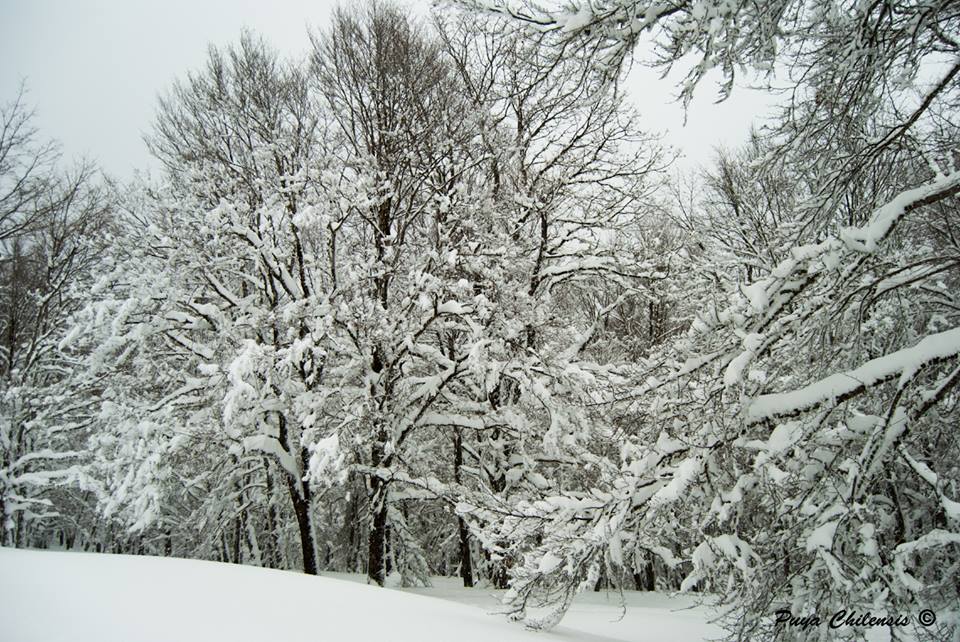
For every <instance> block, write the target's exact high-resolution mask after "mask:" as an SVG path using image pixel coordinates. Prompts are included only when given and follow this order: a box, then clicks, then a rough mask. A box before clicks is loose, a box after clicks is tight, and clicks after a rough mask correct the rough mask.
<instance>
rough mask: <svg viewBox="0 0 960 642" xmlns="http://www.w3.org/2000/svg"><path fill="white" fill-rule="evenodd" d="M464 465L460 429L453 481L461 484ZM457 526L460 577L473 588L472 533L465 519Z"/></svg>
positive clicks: (459, 519)
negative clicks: (461, 469)
mask: <svg viewBox="0 0 960 642" xmlns="http://www.w3.org/2000/svg"><path fill="white" fill-rule="evenodd" d="M462 465H463V433H462V432H461V431H460V429H459V428H457V429H455V430H454V433H453V480H454V481H455V482H456V483H457V484H458V485H459V484H460V467H461V466H462ZM457 526H458V528H459V531H460V533H459V534H460V577H462V578H463V585H464V586H465V587H467V588H472V587H473V563H472V561H471V559H470V531H469V530H468V529H467V523H466V522H465V521H463V517H460V516H458V517H457Z"/></svg>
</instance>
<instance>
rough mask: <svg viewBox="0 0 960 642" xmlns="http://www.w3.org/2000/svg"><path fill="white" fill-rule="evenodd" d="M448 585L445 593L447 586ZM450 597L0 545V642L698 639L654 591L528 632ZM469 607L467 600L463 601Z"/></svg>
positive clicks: (712, 632)
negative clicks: (639, 601) (628, 604)
mask: <svg viewBox="0 0 960 642" xmlns="http://www.w3.org/2000/svg"><path fill="white" fill-rule="evenodd" d="M447 587H449V590H447ZM428 591H430V592H431V593H432V595H437V594H443V593H450V595H449V596H448V597H449V598H451V599H453V600H455V601H450V599H438V598H437V597H434V596H426V595H416V594H412V593H407V592H402V591H393V590H386V589H379V588H375V587H371V586H366V585H364V584H358V583H356V582H350V581H344V580H342V579H334V578H329V577H309V576H306V575H301V574H298V573H290V572H284V571H274V570H267V569H259V568H252V567H244V566H234V565H229V564H218V563H214V562H201V561H195V560H181V559H165V558H157V557H131V556H125V555H95V554H87V553H61V552H51V551H22V550H12V549H3V548H0V638H2V639H4V640H7V641H8V642H61V641H62V642H67V641H69V642H86V641H90V642H152V641H157V642H160V641H163V642H213V641H219V640H229V641H230V642H270V641H274V640H275V641H277V642H296V641H300V640H304V641H306V640H310V641H311V642H332V641H336V640H377V641H383V642H387V641H389V642H450V641H451V640H455V641H457V642H474V641H476V642H480V641H483V642H488V641H490V640H497V641H498V642H548V641H557V640H565V641H569V640H584V641H587V642H604V641H607V640H631V641H634V642H636V641H642V640H665V639H671V640H678V641H682V640H702V639H705V638H708V637H716V635H717V634H718V633H719V630H718V629H716V628H714V627H713V626H711V625H709V624H707V622H706V621H705V615H704V613H703V612H702V611H700V610H699V609H695V610H681V611H677V610H673V609H677V608H678V607H683V606H684V603H678V602H677V601H675V600H673V599H671V598H666V597H664V596H659V595H656V594H650V595H649V596H647V595H645V594H637V595H636V596H634V597H635V598H641V597H642V598H644V599H648V600H649V603H648V604H647V605H646V606H640V605H638V608H636V609H630V610H629V611H628V615H627V617H626V618H624V619H622V620H619V621H617V620H618V618H620V616H621V615H622V612H621V610H620V607H619V605H618V604H617V603H616V602H617V601H616V600H615V599H613V598H610V597H601V596H600V595H590V596H585V598H586V599H585V600H584V601H583V602H582V603H580V604H577V605H575V606H574V609H573V611H572V612H571V614H570V618H569V621H565V622H564V626H561V627H558V628H557V629H556V630H554V631H552V632H549V633H534V632H531V631H527V630H525V629H524V628H523V627H522V626H520V625H517V624H512V623H510V622H507V621H506V620H505V618H503V616H499V615H492V614H490V610H491V607H492V605H493V604H494V603H495V602H494V601H493V598H491V597H490V596H489V592H484V591H483V589H459V590H457V589H456V587H454V586H452V585H449V584H447V583H443V584H441V585H440V586H438V587H437V588H435V589H428ZM466 602H469V603H466Z"/></svg>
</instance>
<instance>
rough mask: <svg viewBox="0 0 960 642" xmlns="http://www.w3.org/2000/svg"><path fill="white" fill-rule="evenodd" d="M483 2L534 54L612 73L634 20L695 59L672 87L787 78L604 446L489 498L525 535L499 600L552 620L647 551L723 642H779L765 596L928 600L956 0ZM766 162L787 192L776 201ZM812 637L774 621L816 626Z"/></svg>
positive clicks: (947, 458) (946, 420)
mask: <svg viewBox="0 0 960 642" xmlns="http://www.w3.org/2000/svg"><path fill="white" fill-rule="evenodd" d="M484 6H485V8H486V9H490V8H492V9H493V10H494V11H497V12H500V13H507V14H510V15H512V16H513V17H514V18H519V19H520V21H521V22H525V23H527V25H528V28H529V29H530V30H531V31H532V32H533V33H534V34H535V35H533V36H531V38H532V39H534V40H535V41H536V42H539V43H541V44H542V46H544V47H546V48H547V53H545V54H544V55H545V56H546V57H547V59H549V60H559V59H560V58H561V56H564V55H570V54H571V52H575V53H579V54H581V56H582V57H583V58H584V59H585V60H588V61H591V62H593V63H596V64H597V65H598V66H599V68H600V71H601V72H603V73H604V74H606V77H607V78H609V77H610V76H609V74H613V76H614V77H615V76H616V74H618V73H619V71H618V69H619V66H620V64H621V62H622V61H623V59H624V57H625V56H626V55H627V54H628V53H629V52H630V51H632V49H633V48H634V47H635V46H640V44H638V43H643V42H644V41H645V40H644V39H645V38H646V37H647V36H649V38H650V40H651V41H652V42H653V44H654V48H655V49H654V51H655V55H656V56H660V63H661V64H666V65H671V64H673V63H675V62H678V61H679V60H680V58H681V57H682V56H683V55H685V54H687V53H694V54H695V56H696V58H697V60H698V61H699V62H697V64H695V66H694V68H693V70H692V71H691V73H690V75H689V76H688V82H686V83H685V85H684V86H683V89H682V94H681V95H682V96H684V97H686V98H689V96H690V94H691V92H692V91H693V89H694V87H695V85H696V84H697V82H698V81H699V80H701V79H702V78H703V75H704V74H705V73H706V71H707V70H709V69H710V68H713V67H716V66H720V67H721V68H722V70H723V71H724V72H725V74H726V81H727V84H726V85H725V91H729V89H730V87H731V84H730V83H732V81H733V72H734V70H735V69H736V68H737V67H738V66H739V65H751V66H753V68H754V69H759V70H761V71H763V70H769V71H770V73H771V74H772V73H773V72H774V70H778V69H782V76H780V78H781V79H782V78H786V82H792V83H793V92H792V96H793V99H792V101H791V102H790V103H789V104H787V105H786V106H785V107H784V109H783V111H782V113H781V114H780V118H779V120H778V121H775V123H774V124H773V125H771V127H769V128H768V129H767V130H766V131H765V132H764V134H763V136H764V138H765V140H764V141H763V143H762V145H761V151H762V153H761V154H759V155H756V156H755V159H754V160H753V161H752V162H751V163H750V164H749V165H741V166H739V167H736V166H733V165H731V164H730V163H729V162H726V161H725V162H723V163H721V164H720V166H719V170H718V171H719V174H718V175H717V176H718V178H719V179H720V180H719V182H718V183H715V185H716V186H717V187H719V188H720V189H719V193H721V194H725V195H726V196H727V197H732V198H731V199H730V200H728V202H727V203H726V204H725V207H729V208H730V209H729V210H728V212H727V215H728V217H729V219H731V220H730V222H731V223H732V224H733V225H727V226H726V227H725V229H722V230H716V231H715V232H714V235H715V236H717V235H719V238H714V239H713V241H714V242H713V243H711V244H710V245H712V246H713V247H712V248H711V247H710V246H709V245H708V246H707V247H706V249H705V253H704V258H705V259H706V261H708V262H709V261H711V259H712V258H714V257H713V256H711V251H715V250H716V249H722V250H724V251H725V252H726V256H727V257H729V258H733V261H730V262H729V263H728V266H727V268H726V271H725V274H724V278H722V279H721V278H718V283H717V286H718V287H717V290H718V294H719V295H721V296H720V297H719V302H718V303H717V304H714V305H710V304H707V307H706V309H705V310H704V311H703V312H701V313H700V314H699V315H697V318H696V319H695V320H694V323H693V325H692V326H691V328H690V331H689V333H688V334H687V336H686V337H684V338H683V339H681V340H680V341H678V342H676V343H675V344H674V345H671V346H667V347H664V348H663V349H661V350H657V351H655V352H653V353H652V354H650V355H649V357H648V358H647V359H646V360H644V361H642V362H641V363H640V364H638V372H637V376H636V383H635V384H634V385H633V386H632V390H629V391H627V392H625V393H624V394H621V395H618V396H617V397H616V398H615V399H613V400H612V401H611V404H612V405H613V406H614V407H620V408H623V409H624V411H625V412H626V413H627V414H628V415H629V414H631V413H632V415H633V417H634V419H633V422H632V430H631V431H630V434H629V439H628V440H627V443H626V444H625V445H624V447H623V449H622V450H621V452H620V453H619V457H618V458H606V459H604V460H601V461H599V462H598V463H597V468H598V471H600V474H599V475H598V476H597V479H596V480H595V489H594V490H592V491H590V492H589V493H580V494H569V493H568V494H558V495H557V496H556V497H553V498H547V499H545V500H542V501H540V502H531V503H520V504H516V505H514V506H512V507H510V508H509V512H505V513H504V514H505V515H507V523H506V524H505V526H504V529H503V530H504V531H505V532H512V533H515V534H516V533H520V534H522V533H527V534H528V535H527V536H528V537H531V538H535V539H539V542H540V543H539V545H538V546H537V548H536V549H535V550H534V552H532V553H531V554H529V555H527V556H526V558H525V562H524V564H523V565H522V566H521V567H519V568H516V569H514V574H513V575H514V577H513V581H512V591H511V593H510V595H509V598H508V601H509V602H510V603H511V604H513V605H514V606H515V607H516V609H517V613H518V614H520V615H522V614H524V613H525V612H526V609H527V608H528V607H530V606H534V605H537V604H538V603H539V602H538V601H539V600H541V599H546V601H547V602H548V603H550V604H552V605H553V606H554V610H553V611H552V612H551V614H549V615H547V616H546V617H544V618H541V619H531V620H529V621H530V623H531V624H534V625H551V624H553V623H555V622H556V621H557V620H558V618H559V617H560V616H561V615H562V613H563V611H564V609H565V608H566V607H567V606H568V605H569V603H570V599H571V597H572V595H573V593H574V592H575V591H576V590H578V589H581V588H584V587H587V586H592V585H593V583H594V581H595V580H596V578H597V577H598V575H599V574H600V573H601V572H602V570H603V569H605V568H606V569H611V568H612V569H615V568H628V567H629V566H630V565H631V564H632V563H634V562H633V560H634V559H635V556H636V554H637V553H638V552H640V551H644V550H645V551H653V552H655V553H658V554H659V555H660V557H661V558H662V559H663V560H664V562H665V563H666V564H668V565H673V566H676V565H681V566H683V567H685V568H686V570H687V571H688V577H687V579H686V580H685V581H684V583H683V584H684V588H693V587H698V586H703V585H704V584H708V585H710V586H712V587H714V588H717V589H721V590H723V592H724V595H725V596H726V599H727V600H728V601H729V602H730V603H732V604H733V605H735V607H737V608H736V609H735V610H734V611H733V613H734V615H735V617H734V618H733V621H732V627H733V631H734V633H735V634H737V635H739V636H740V637H744V638H751V639H753V638H754V637H772V636H773V635H776V634H777V631H776V630H775V629H774V628H773V623H772V617H771V614H772V612H773V611H774V610H777V609H781V608H783V609H788V610H790V611H791V612H792V613H793V614H794V615H797V616H800V615H807V614H810V613H812V612H814V611H818V610H820V609H825V608H830V607H836V608H840V606H844V607H845V608H856V609H860V610H871V611H873V612H874V613H904V612H911V611H913V612H915V611H917V610H918V609H919V608H920V607H921V606H930V605H931V604H933V605H935V606H936V607H938V608H944V609H948V608H949V605H950V604H951V603H953V602H955V600H956V586H955V585H954V584H951V580H950V578H951V577H954V576H955V573H956V565H957V563H958V556H957V545H958V544H957V543H958V532H957V529H958V526H960V524H958V521H957V514H956V506H957V503H956V488H957V484H958V479H957V477H956V473H957V470H956V466H955V465H954V463H953V461H954V460H955V456H954V455H948V454H946V453H947V452H955V449H956V441H955V440H952V441H951V440H950V439H948V438H946V435H947V434H948V433H949V430H950V428H949V427H950V426H951V425H952V424H953V423H954V422H955V413H956V404H957V395H956V391H955V384H956V381H957V378H958V377H957V373H958V370H957V353H958V351H960V345H958V344H957V342H956V340H955V336H954V335H955V333H956V328H955V326H956V318H955V313H954V307H953V306H954V303H953V301H952V296H951V295H950V294H948V293H949V292H952V287H951V285H950V284H951V283H952V281H953V280H954V279H955V278H956V270H955V267H956V265H955V263H954V259H953V253H954V249H953V246H952V241H950V240H949V238H950V236H949V232H947V230H950V229H952V228H953V226H954V225H955V224H956V212H957V202H956V194H957V192H958V179H957V176H958V174H957V173H956V168H957V162H956V160H957V159H956V147H955V141H956V137H955V133H956V123H955V122H954V121H953V120H952V118H951V115H950V114H951V113H952V110H955V107H956V103H957V99H958V93H957V90H958V86H957V83H956V82H955V77H956V74H957V72H958V71H960V59H958V54H960V51H958V48H957V47H958V43H957V40H956V38H955V34H956V33H957V32H958V24H957V15H956V13H955V12H953V11H951V10H948V9H946V8H945V7H944V6H941V5H939V4H929V3H925V2H878V3H873V4H869V5H864V4H856V3H835V4H830V5H809V4H804V3H792V2H784V3H760V4H752V5H731V4H730V3H719V2H718V3H712V2H694V3H680V4H656V3H649V4H648V3H645V2H628V3H609V4H604V3H593V2H591V3H575V4H574V5H572V8H571V7H570V6H568V7H566V8H558V9H556V10H550V9H549V8H543V7H542V5H533V4H517V5H511V4H508V3H493V4H492V5H490V6H487V5H484ZM544 34H546V36H545V35H544ZM734 170H736V171H737V172H741V174H740V177H738V176H737V174H735V172H734ZM743 172H746V173H745V174H743ZM744 177H746V178H747V179H748V181H749V182H746V183H745V182H744V181H743V178H744ZM784 178H786V179H787V180H789V181H794V185H796V188H795V189H793V190H791V192H788V193H781V194H779V195H777V197H778V198H777V199H776V200H774V199H773V198H772V197H773V195H772V194H770V193H769V191H768V190H770V189H771V188H773V186H774V185H775V182H773V181H776V180H783V179H784ZM750 183H753V184H755V185H759V186H760V187H761V189H760V191H759V192H755V193H753V194H751V193H750V191H749V185H750ZM745 188H747V191H746V192H745V191H744V189H745ZM784 196H788V198H787V199H786V200H783V198H782V197H784ZM734 199H743V201H742V202H740V201H737V200H734ZM731 214H732V215H731ZM701 220H703V219H701ZM737 226H739V227H737ZM731 232H734V236H731ZM720 256H723V255H720ZM713 270H714V271H718V272H719V271H723V266H720V265H714V266H713ZM505 511H506V509H505ZM676 542H680V543H681V546H682V548H683V550H679V551H678V550H676V549H674V548H673V547H672V545H673V544H674V543H676ZM920 551H923V552H924V553H923V555H920V554H919V553H920ZM955 619H956V616H955V614H954V615H950V613H949V612H947V611H945V612H944V617H943V618H941V622H942V627H941V629H940V630H939V632H937V631H934V634H936V635H940V636H943V637H945V638H948V637H949V636H950V635H952V634H951V633H950V631H952V630H955V627H956V622H955ZM826 627H827V625H826V623H825V624H824V625H823V626H821V627H819V628H814V629H811V630H808V631H805V632H802V633H801V632H798V631H792V632H791V633H792V634H795V635H807V636H809V637H812V638H823V637H825V636H828V635H829V634H830V631H829V630H828V629H827V628H826ZM891 631H892V634H893V635H894V636H899V635H902V634H903V633H904V631H903V630H901V629H898V628H896V627H891ZM854 633H855V634H857V633H862V632H858V631H854ZM927 633H928V634H929V633H930V632H929V631H928V632H927Z"/></svg>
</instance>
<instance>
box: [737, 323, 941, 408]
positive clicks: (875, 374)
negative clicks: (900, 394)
mask: <svg viewBox="0 0 960 642" xmlns="http://www.w3.org/2000/svg"><path fill="white" fill-rule="evenodd" d="M958 353H960V328H953V329H952V330H947V331H945V332H940V333H938V334H933V335H930V336H928V337H925V338H924V339H922V340H921V341H920V342H919V343H917V344H916V345H915V346H912V347H910V348H904V349H903V350H897V351H896V352H892V353H890V354H888V355H884V356H882V357H878V358H876V359H872V360H870V361H868V362H866V363H865V364H863V365H862V366H860V367H859V368H856V369H854V370H849V371H847V372H839V373H836V374H833V375H830V376H829V377H826V378H824V379H821V380H820V381H816V382H814V383H811V384H809V385H807V386H804V387H803V388H800V389H798V390H792V391H790V392H780V393H775V394H769V395H761V396H760V397H758V398H757V399H755V400H754V401H753V403H751V404H750V406H749V407H748V408H747V421H748V423H751V424H752V423H756V422H758V421H762V420H764V419H769V418H772V417H778V416H784V415H794V414H797V413H800V412H803V411H804V410H807V409H809V408H813V407H814V406H817V405H819V404H821V403H823V402H825V401H828V400H833V401H834V402H841V401H844V400H846V399H849V398H850V397H852V396H853V395H855V394H858V393H860V392H862V391H863V390H865V389H867V388H869V387H870V386H875V385H877V384H879V383H882V382H884V381H887V380H889V379H892V378H893V377H895V376H898V375H899V376H902V377H910V376H911V375H912V374H913V373H916V372H917V371H918V370H920V369H921V368H923V367H925V366H927V365H929V364H930V363H933V362H935V361H940V360H942V359H948V358H950V357H954V356H956V355H957V354H958Z"/></svg>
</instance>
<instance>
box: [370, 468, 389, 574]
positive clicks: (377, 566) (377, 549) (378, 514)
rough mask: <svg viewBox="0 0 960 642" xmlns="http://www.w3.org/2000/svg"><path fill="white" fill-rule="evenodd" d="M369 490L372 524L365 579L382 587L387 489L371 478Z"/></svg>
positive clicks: (382, 483) (375, 478)
mask: <svg viewBox="0 0 960 642" xmlns="http://www.w3.org/2000/svg"><path fill="white" fill-rule="evenodd" d="M370 489H371V491H372V492H371V495H372V499H371V510H372V511H373V524H372V526H371V528H370V537H369V547H368V552H367V577H368V578H369V579H370V580H373V581H374V582H376V583H377V584H378V585H379V586H383V582H384V580H385V579H386V571H387V498H386V491H387V489H386V484H384V482H383V480H382V479H380V478H379V477H373V478H371V480H370Z"/></svg>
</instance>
